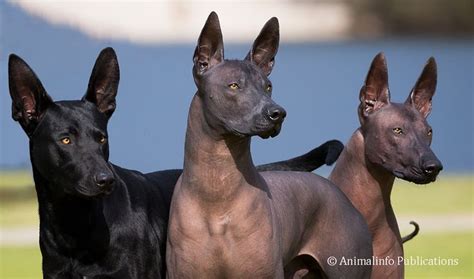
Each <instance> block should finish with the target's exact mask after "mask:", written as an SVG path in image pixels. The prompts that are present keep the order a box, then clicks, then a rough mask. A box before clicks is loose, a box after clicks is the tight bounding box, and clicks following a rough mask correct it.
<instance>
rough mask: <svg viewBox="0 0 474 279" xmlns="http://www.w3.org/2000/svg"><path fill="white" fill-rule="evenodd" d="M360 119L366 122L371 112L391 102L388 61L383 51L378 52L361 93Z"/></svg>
mask: <svg viewBox="0 0 474 279" xmlns="http://www.w3.org/2000/svg"><path fill="white" fill-rule="evenodd" d="M359 100H360V104H359V120H360V122H361V123H362V122H364V120H365V118H366V117H367V116H369V115H370V114H371V113H373V112H375V111H377V110H379V109H381V108H382V107H383V106H385V105H387V104H389V103H390V92H389V89H388V71H387V62H386V60H385V56H384V54H383V53H379V54H377V56H375V58H374V60H373V61H372V64H371V65H370V70H369V72H368V74H367V77H366V79H365V84H364V86H362V88H361V89H360V94H359Z"/></svg>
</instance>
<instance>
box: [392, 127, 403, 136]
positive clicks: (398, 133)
mask: <svg viewBox="0 0 474 279" xmlns="http://www.w3.org/2000/svg"><path fill="white" fill-rule="evenodd" d="M392 131H393V132H394V133H395V134H397V135H401V134H403V130H402V128H400V127H397V128H393V129H392Z"/></svg>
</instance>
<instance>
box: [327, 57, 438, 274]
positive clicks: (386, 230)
mask: <svg viewBox="0 0 474 279" xmlns="http://www.w3.org/2000/svg"><path fill="white" fill-rule="evenodd" d="M436 79H437V75H436V63H435V60H434V59H433V58H430V60H428V63H427V64H426V66H425V68H424V69H423V72H422V74H421V75H420V77H419V79H418V81H417V82H416V84H415V86H414V88H413V90H412V91H411V93H410V95H409V96H408V99H407V100H406V101H405V103H403V104H399V103H392V102H390V94H389V89H388V73H387V65H386V62H385V57H384V56H383V54H379V55H377V56H376V57H375V58H374V61H373V62H372V65H371V67H370V70H369V73H368V74H367V78H366V82H365V85H364V86H363V87H362V89H361V92H360V105H359V120H360V123H361V126H360V128H359V129H357V130H356V131H355V133H354V134H353V135H352V137H351V139H350V140H349V142H348V143H347V144H346V147H345V148H344V150H343V151H342V153H341V156H340V158H339V160H338V162H337V163H336V166H335V167H334V170H333V171H332V173H331V175H330V177H329V179H330V180H331V181H332V182H334V183H335V184H336V185H337V186H338V187H339V188H340V189H341V190H342V191H343V192H344V193H345V194H346V196H347V197H348V198H349V199H350V200H351V202H352V203H353V204H354V206H355V207H356V208H357V209H358V210H359V211H360V212H361V213H362V215H363V216H364V218H365V220H366V221H367V223H368V225H369V229H370V231H371V233H372V238H373V247H374V256H375V257H377V258H379V259H383V258H386V257H388V258H389V259H394V260H395V262H396V263H397V262H398V259H399V257H402V256H403V246H402V242H403V241H402V238H401V236H400V231H399V229H398V224H397V220H396V217H395V213H394V211H393V208H392V205H391V201H390V194H391V191H392V187H393V182H394V180H395V177H398V178H401V179H404V180H407V181H411V182H414V183H417V184H426V183H430V182H433V181H435V179H436V177H437V175H438V173H439V172H440V171H441V169H442V164H441V162H440V161H439V160H438V158H437V157H436V155H435V154H434V153H433V151H432V150H431V148H430V144H431V140H432V133H433V132H432V129H431V126H430V125H429V124H428V122H427V121H426V117H427V116H428V114H429V112H430V111H431V99H432V97H433V94H434V92H435V88H436ZM415 228H416V229H415V232H414V233H412V234H410V235H409V236H408V237H407V238H405V239H410V238H412V237H413V236H414V234H415V235H416V233H417V232H418V230H417V226H415ZM372 277H373V278H403V277H404V266H403V264H400V265H399V264H395V265H393V266H391V265H376V266H374V267H373V272H372Z"/></svg>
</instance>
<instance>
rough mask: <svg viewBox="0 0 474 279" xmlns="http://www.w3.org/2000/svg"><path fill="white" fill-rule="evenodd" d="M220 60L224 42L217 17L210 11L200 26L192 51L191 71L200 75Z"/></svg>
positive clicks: (222, 55) (222, 58) (222, 57)
mask: <svg viewBox="0 0 474 279" xmlns="http://www.w3.org/2000/svg"><path fill="white" fill-rule="evenodd" d="M222 61H224V42H223V40H222V32H221V26H220V23H219V17H218V16H217V14H216V13H215V12H211V14H210V15H209V17H208V18H207V20H206V24H204V27H203V28H202V31H201V35H199V39H198V42H197V46H196V49H195V51H194V56H193V62H194V69H193V73H194V74H195V75H198V76H199V75H202V74H204V73H205V72H206V71H207V70H209V69H210V68H212V67H213V66H215V65H217V64H219V63H221V62H222Z"/></svg>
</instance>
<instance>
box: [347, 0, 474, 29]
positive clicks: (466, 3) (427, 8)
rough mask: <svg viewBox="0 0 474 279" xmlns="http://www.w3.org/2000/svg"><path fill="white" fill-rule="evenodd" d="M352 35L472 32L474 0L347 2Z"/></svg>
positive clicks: (473, 27)
mask: <svg viewBox="0 0 474 279" xmlns="http://www.w3.org/2000/svg"><path fill="white" fill-rule="evenodd" d="M348 3H350V4H349V5H351V7H352V11H353V13H354V24H353V29H352V33H353V34H354V35H355V36H362V37H373V36H380V35H388V36H390V35H395V36H407V35H408V36H410V35H413V36H415V35H416V36H419V35H425V36H449V37H459V36H461V37H467V36H470V37H472V35H473V34H474V15H473V13H474V5H473V3H474V1H473V0H359V1H350V2H348Z"/></svg>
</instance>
